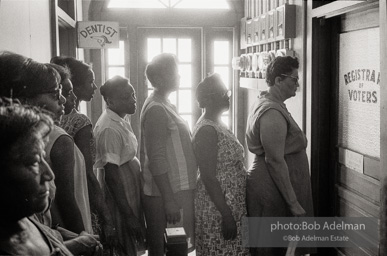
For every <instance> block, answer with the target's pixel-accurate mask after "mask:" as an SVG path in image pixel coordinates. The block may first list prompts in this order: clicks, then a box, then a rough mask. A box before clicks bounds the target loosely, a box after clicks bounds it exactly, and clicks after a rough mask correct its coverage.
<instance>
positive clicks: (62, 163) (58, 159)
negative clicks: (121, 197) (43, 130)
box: [0, 52, 92, 234]
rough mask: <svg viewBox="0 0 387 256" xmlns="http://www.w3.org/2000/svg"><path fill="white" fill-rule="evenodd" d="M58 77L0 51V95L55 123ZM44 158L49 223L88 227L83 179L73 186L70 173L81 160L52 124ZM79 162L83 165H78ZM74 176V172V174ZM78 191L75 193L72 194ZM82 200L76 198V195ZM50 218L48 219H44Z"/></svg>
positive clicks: (70, 141) (60, 106) (79, 167)
mask: <svg viewBox="0 0 387 256" xmlns="http://www.w3.org/2000/svg"><path fill="white" fill-rule="evenodd" d="M60 82H61V77H60V75H59V73H58V72H57V71H56V69H55V68H54V67H53V66H52V65H51V64H42V63H38V62H36V61H34V60H32V59H30V58H26V57H24V56H21V55H19V54H15V53H11V52H3V53H0V96H5V97H11V98H17V99H19V100H20V101H21V102H22V103H23V104H29V105H33V106H38V107H41V108H44V109H46V110H48V111H50V112H51V113H52V117H53V119H54V121H55V122H56V123H59V120H60V118H61V116H62V115H63V114H64V106H63V104H64V103H65V98H64V97H63V96H62V94H61V90H62V86H61V84H60ZM45 153H46V155H45V158H46V161H47V162H48V164H49V165H50V167H51V169H52V170H53V172H54V174H55V186H56V191H55V186H51V189H50V191H51V192H52V193H51V196H50V197H51V198H52V199H53V197H54V193H53V192H55V200H54V201H53V203H52V205H51V215H52V223H45V224H48V225H50V226H56V225H57V224H58V225H60V226H61V227H64V228H66V229H68V230H70V231H73V232H75V233H77V234H79V233H81V232H82V231H87V232H89V233H91V232H92V230H91V221H90V210H89V205H88V204H89V202H88V198H87V183H86V188H85V190H79V189H77V190H76V189H75V188H74V187H75V182H76V181H77V182H80V180H79V179H77V180H76V179H75V178H74V175H78V173H79V172H81V171H82V170H83V173H84V160H83V156H82V154H81V153H80V151H79V149H78V148H77V147H76V146H75V145H74V141H73V139H72V138H71V137H70V136H69V135H68V134H67V133H66V132H65V131H64V130H63V129H61V128H60V127H59V126H57V125H55V126H54V127H53V129H52V131H51V133H50V135H49V142H48V143H47V145H46V148H45ZM82 165H83V166H82ZM77 177H78V176H77ZM52 184H53V183H52ZM77 193H78V194H82V195H78V196H77V195H76V194H77ZM79 198H81V199H83V201H79V200H78V201H77V199H79ZM48 222H51V219H49V220H48Z"/></svg>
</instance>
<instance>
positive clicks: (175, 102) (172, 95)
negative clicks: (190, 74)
mask: <svg viewBox="0 0 387 256" xmlns="http://www.w3.org/2000/svg"><path fill="white" fill-rule="evenodd" d="M168 99H169V101H170V102H171V103H172V104H173V105H175V106H176V104H177V98H176V92H172V93H171V94H170V95H169V98H168Z"/></svg>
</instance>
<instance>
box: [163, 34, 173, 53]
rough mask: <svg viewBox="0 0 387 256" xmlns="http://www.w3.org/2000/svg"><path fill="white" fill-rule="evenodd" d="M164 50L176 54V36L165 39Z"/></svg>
mask: <svg viewBox="0 0 387 256" xmlns="http://www.w3.org/2000/svg"><path fill="white" fill-rule="evenodd" d="M163 52H167V53H172V54H176V38H164V39H163Z"/></svg>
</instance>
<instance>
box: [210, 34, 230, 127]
mask: <svg viewBox="0 0 387 256" xmlns="http://www.w3.org/2000/svg"><path fill="white" fill-rule="evenodd" d="M230 44H231V42H230V41H228V40H215V41H213V49H214V50H213V70H214V73H218V74H219V75H220V77H221V78H222V80H223V82H224V84H225V85H226V87H227V89H228V90H231V89H232V81H230V75H231V66H230V63H231V58H230V54H229V53H230ZM232 99H233V97H232V96H231V97H230V102H231V104H232ZM231 104H230V105H231ZM230 113H231V107H230V109H229V110H228V111H226V112H224V113H223V115H222V121H223V123H224V124H226V125H227V127H229V128H230V127H231V126H230V125H231V119H230V116H231V114H230Z"/></svg>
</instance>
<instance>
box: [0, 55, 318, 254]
mask: <svg viewBox="0 0 387 256" xmlns="http://www.w3.org/2000/svg"><path fill="white" fill-rule="evenodd" d="M51 62H52V63H55V64H41V63H37V62H35V61H33V60H31V59H29V58H25V57H23V56H20V55H17V54H14V53H9V52H3V53H1V54H0V96H5V97H8V98H12V99H15V98H17V99H19V100H20V101H21V102H22V103H23V104H27V105H32V106H38V107H41V108H42V109H45V110H48V111H50V113H51V116H52V119H53V120H54V121H55V123H54V124H52V123H51V122H52V121H50V120H51V119H50V117H47V118H46V116H47V115H46V114H41V112H40V110H35V109H30V107H22V106H21V105H19V104H10V105H9V104H8V105H4V104H3V105H4V106H2V107H1V108H2V109H0V110H1V111H0V118H2V119H0V120H1V123H0V128H1V135H2V136H4V139H5V138H7V136H13V137H15V138H14V139H15V141H13V142H12V143H11V144H10V146H9V147H10V148H9V150H11V149H12V150H13V147H15V148H16V147H17V148H18V147H21V146H24V147H26V149H24V150H27V149H28V148H30V149H31V150H32V152H35V151H36V152H37V153H34V158H33V159H30V161H28V164H30V165H27V163H26V164H24V162H22V163H23V164H24V166H25V169H26V170H24V171H25V172H27V171H29V170H27V169H31V170H33V171H35V173H36V174H34V175H35V176H34V178H30V180H28V177H29V176H28V175H27V176H26V179H23V178H22V177H19V176H15V177H13V176H12V175H16V174H7V175H9V176H6V177H7V179H8V180H9V181H11V180H12V182H14V183H15V184H14V183H12V184H14V186H15V187H12V186H11V187H12V189H10V191H14V192H15V193H16V194H17V195H18V196H19V195H20V196H19V197H20V198H21V199H18V198H19V197H17V199H15V200H19V201H20V202H21V203H20V205H24V204H28V205H30V204H34V202H35V201H36V200H29V199H28V198H29V195H28V193H32V192H33V193H34V195H35V194H37V197H38V198H39V199H40V200H38V201H39V202H40V207H32V206H30V208H31V207H32V209H29V210H27V209H22V208H20V206H17V204H15V202H16V201H15V202H13V200H10V199H9V198H8V197H6V196H5V194H3V193H1V198H0V202H1V203H2V205H4V207H5V208H6V209H8V208H10V210H11V211H10V212H12V213H13V212H19V211H20V213H19V214H14V215H12V216H10V215H8V214H6V213H4V214H2V215H3V216H2V218H0V227H1V228H0V230H4V232H3V231H1V232H0V252H2V253H5V254H23V253H20V252H28V254H35V255H43V254H44V255H45V254H52V253H53V252H57V251H60V252H58V255H70V254H71V253H73V254H76V255H78V254H85V255H93V254H98V253H102V250H101V243H100V240H99V239H101V242H102V243H103V244H104V252H103V253H104V254H105V255H141V254H142V252H144V250H145V248H147V249H148V255H150V256H153V255H156V256H159V255H164V251H165V248H164V232H165V228H167V227H168V226H169V225H176V224H177V225H181V226H183V227H184V229H185V232H186V234H187V243H188V251H189V252H190V251H193V250H194V249H196V255H198V256H199V255H249V254H250V253H251V254H252V255H285V253H286V252H283V250H284V249H283V248H280V249H276V248H254V249H252V250H250V251H249V250H248V249H247V248H245V247H244V246H243V243H242V218H243V217H245V216H251V217H265V216H267V217H268V216H283V217H285V216H303V215H307V216H312V214H313V206H312V199H311V189H310V179H309V169H308V162H307V159H306V154H305V148H306V138H305V135H304V134H303V132H302V131H301V129H300V128H299V127H298V126H297V124H296V122H295V121H294V120H293V118H292V117H291V115H290V114H289V112H288V111H287V110H286V106H285V104H284V103H283V102H284V101H285V100H286V99H288V98H290V97H293V96H295V92H296V89H297V87H298V61H297V59H295V58H292V57H278V58H276V59H275V60H274V61H273V62H272V63H271V64H270V65H269V67H268V71H267V82H268V86H269V90H268V91H267V92H265V93H262V94H261V95H260V97H259V98H258V100H257V103H256V104H255V105H254V106H253V109H252V111H251V113H250V116H249V121H248V125H247V127H248V128H247V133H246V138H247V143H248V147H249V150H250V151H251V152H252V153H254V154H255V160H254V163H253V166H252V167H251V168H250V169H249V170H248V171H246V169H245V167H244V164H243V163H244V152H243V146H242V145H241V144H240V143H239V142H238V140H237V139H236V137H235V136H234V135H233V134H232V133H231V132H230V131H229V130H228V129H227V127H226V126H225V125H224V124H223V123H222V122H221V116H222V113H223V112H224V111H227V110H228V108H229V106H230V96H231V94H230V93H231V92H230V91H228V90H227V89H226V86H225V85H224V83H223V82H222V80H221V78H220V76H219V75H217V74H213V75H210V76H208V77H206V78H205V79H204V80H203V81H202V82H201V83H200V84H199V85H198V86H197V89H196V98H197V101H198V103H199V107H200V108H202V109H203V112H202V115H201V117H200V118H199V120H198V122H197V124H196V125H195V127H194V129H193V134H192V135H191V133H190V130H189V127H188V124H187V123H186V122H185V121H184V120H183V119H182V118H181V117H180V116H179V114H178V112H177V110H176V107H175V106H174V105H173V104H171V103H170V102H169V100H168V97H169V95H170V94H171V93H172V92H174V91H176V90H177V89H178V87H179V83H180V76H179V73H178V65H177V59H176V57H175V56H174V55H172V54H167V53H164V54H160V55H158V56H156V57H155V58H153V60H152V61H151V62H150V63H149V65H148V66H147V68H146V76H147V78H148V80H149V81H150V83H151V85H152V87H153V92H152V93H151V95H149V96H148V98H147V99H146V101H145V103H144V105H143V108H142V110H141V114H140V117H141V138H140V142H141V143H140V145H138V142H137V138H136V137H135V135H134V133H133V129H132V127H131V124H130V122H129V118H128V116H129V115H131V114H134V113H135V111H136V94H135V91H134V88H133V86H132V85H131V84H130V82H129V80H128V79H126V78H123V77H120V76H116V77H113V78H111V79H109V80H108V81H107V82H106V83H105V84H104V85H102V86H101V87H100V92H101V95H102V96H103V98H104V100H105V102H106V110H104V112H103V113H102V115H101V116H100V118H99V120H98V121H97V123H96V125H95V127H94V129H93V128H92V124H91V121H90V119H89V118H88V117H87V116H85V115H82V114H80V113H79V112H78V111H77V108H78V106H79V102H80V101H82V100H83V101H90V100H91V99H92V98H93V94H94V91H95V90H96V89H97V87H96V85H95V83H94V73H93V71H92V70H91V68H90V66H88V65H87V64H85V63H83V62H81V61H78V60H76V59H74V58H70V57H55V58H53V59H52V61H51ZM11 102H13V101H12V100H11ZM27 110H28V111H29V112H28V111H27ZM18 111H21V112H23V111H27V112H28V113H29V115H36V116H42V117H40V118H42V119H43V120H46V119H47V120H48V121H45V122H44V124H45V127H46V128H45V127H43V128H44V129H43V128H40V126H42V125H39V129H37V128H34V127H35V126H36V125H37V124H30V127H25V129H27V130H28V131H29V133H28V132H23V133H25V135H23V134H17V133H12V130H7V129H9V127H10V125H9V124H8V123H7V124H5V123H4V122H5V121H3V120H5V119H7V115H11V114H12V115H14V116H15V117H14V116H12V117H13V118H14V119H15V120H16V119H17V118H19V119H20V118H23V117H22V116H21V114H20V113H19V112H18ZM18 115H20V117H19V116H18ZM16 116H18V117H17V118H16ZM7 120H8V119H7ZM10 122H11V121H10ZM19 122H20V121H19ZM36 122H37V121H36ZM3 123H4V124H3ZM37 123H39V122H37ZM18 124H19V123H15V124H12V125H14V126H17V125H18ZM25 125H27V123H26V124H25ZM40 129H43V132H42V131H40ZM3 130H4V132H3ZM23 136H26V138H27V137H28V136H30V137H31V138H34V140H35V141H36V143H35V144H36V145H35V144H33V143H30V144H29V146H28V147H27V146H26V145H27V144H25V140H26V139H23V140H21V139H20V138H24V137H23ZM19 137H20V138H19ZM35 137H37V138H35ZM28 138H29V137H28ZM2 140H3V137H2ZM1 145H4V143H3V141H2V143H1ZM34 147H35V148H36V149H34ZM138 148H139V154H138V153H137V150H138ZM31 150H30V151H31ZM33 150H35V151H33ZM12 152H14V151H12ZM15 152H16V151H15ZM22 152H24V151H22ZM16 155H20V154H16ZM26 155H27V156H28V154H27V153H26ZM137 156H139V159H138V158H137ZM1 157H5V158H4V159H5V160H6V161H7V163H9V166H10V170H12V168H16V167H12V166H14V163H16V162H15V161H17V160H15V158H14V156H13V155H12V154H6V155H5V156H4V155H3V154H2V155H1ZM20 157H21V158H23V157H24V156H23V155H21V156H20ZM46 162H47V163H46ZM16 169H17V168H16ZM51 170H52V171H51ZM1 175H3V174H2V173H1ZM54 175H55V178H54ZM1 180H2V182H3V181H4V179H1ZM23 182H24V183H23ZM5 183H7V180H5ZM26 183H30V184H29V185H28V186H26V187H27V188H28V187H29V186H32V187H34V186H35V187H39V186H40V187H42V188H41V189H36V190H38V191H39V192H34V191H32V190H31V191H30V190H28V189H24V190H20V191H19V190H15V189H17V188H20V187H21V186H25V184H26ZM37 183H38V184H40V185H37ZM10 184H11V183H10ZM23 200H27V201H26V202H27V203H24V204H23ZM19 201H18V202H19ZM26 208H28V207H26ZM31 215H33V216H34V218H32V217H31ZM8 222H9V223H10V225H7V223H8ZM42 226H44V229H43V228H42ZM46 233H47V234H53V235H52V236H53V237H52V238H51V236H50V237H49V236H48V235H47V234H46ZM78 234H80V235H79V236H78ZM93 234H98V235H100V236H95V235H93ZM33 235H36V237H37V238H38V239H36V240H34V239H33V238H34V236H33ZM23 236H27V238H28V239H24V238H23ZM15 237H17V239H16V240H15V239H14V238H15ZM81 238H82V239H83V240H80V241H81V242H78V240H77V239H81ZM51 240H52V241H54V242H55V244H58V246H57V247H55V246H53V245H52V244H53V243H54V242H51ZM15 241H17V242H15ZM28 241H29V242H30V243H28ZM31 242H32V244H33V245H34V246H31ZM62 247H63V248H62ZM39 250H40V251H39ZM42 250H45V251H44V252H45V253H41V252H42ZM47 252H50V253H47ZM304 253H308V251H305V250H304V251H301V250H297V251H296V254H297V255H301V254H304Z"/></svg>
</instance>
